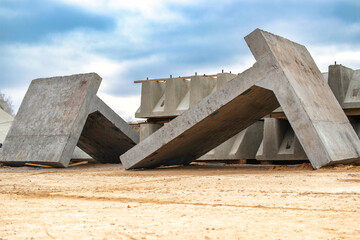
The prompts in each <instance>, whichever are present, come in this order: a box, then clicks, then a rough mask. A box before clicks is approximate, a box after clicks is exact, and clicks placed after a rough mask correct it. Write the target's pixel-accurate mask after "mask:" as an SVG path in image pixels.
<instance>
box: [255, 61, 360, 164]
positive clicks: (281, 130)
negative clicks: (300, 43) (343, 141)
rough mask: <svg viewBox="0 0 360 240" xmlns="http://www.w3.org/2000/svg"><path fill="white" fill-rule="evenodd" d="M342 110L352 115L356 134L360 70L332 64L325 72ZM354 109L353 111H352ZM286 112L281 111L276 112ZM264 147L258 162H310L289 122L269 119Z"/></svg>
mask: <svg viewBox="0 0 360 240" xmlns="http://www.w3.org/2000/svg"><path fill="white" fill-rule="evenodd" d="M323 77H324V81H325V82H326V83H328V84H329V86H330V89H331V90H332V92H333V93H334V95H335V97H336V99H337V100H338V102H339V103H340V105H341V107H342V108H343V109H344V110H345V111H346V113H347V114H349V116H348V118H349V120H350V123H351V125H352V126H353V128H354V130H355V131H356V133H357V135H358V136H359V134H358V132H357V130H356V129H357V128H358V126H359V125H360V120H359V118H358V117H356V116H359V115H360V114H359V113H360V111H359V107H360V96H359V94H358V93H359V88H360V70H352V69H350V68H347V67H345V66H342V65H330V66H329V72H328V73H323ZM349 110H351V111H349ZM275 111H276V112H277V113H279V112H282V109H281V108H278V109H277V110H275ZM263 142H264V143H263V144H262V145H261V147H260V148H259V150H258V153H257V154H256V159H257V160H267V161H278V160H281V161H284V160H307V159H308V157H307V156H306V154H305V152H304V150H303V148H302V146H301V144H300V142H299V140H298V138H297V137H296V135H295V133H294V130H293V129H292V128H291V126H290V123H289V122H288V121H287V120H286V119H269V118H267V119H265V128H264V139H263Z"/></svg>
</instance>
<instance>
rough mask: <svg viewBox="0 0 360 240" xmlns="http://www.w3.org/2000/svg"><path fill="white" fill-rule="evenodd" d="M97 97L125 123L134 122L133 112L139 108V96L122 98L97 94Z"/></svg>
mask: <svg viewBox="0 0 360 240" xmlns="http://www.w3.org/2000/svg"><path fill="white" fill-rule="evenodd" d="M98 96H99V97H100V98H101V99H102V100H103V101H104V102H105V103H106V104H107V105H108V106H109V107H110V108H112V109H113V110H114V111H115V112H116V113H117V114H118V115H119V116H120V117H122V118H123V119H124V120H125V121H133V120H135V112H136V110H137V109H138V108H139V107H140V95H134V96H127V97H122V96H113V95H110V94H106V93H103V92H99V93H98Z"/></svg>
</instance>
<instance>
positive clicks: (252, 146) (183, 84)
mask: <svg viewBox="0 0 360 240" xmlns="http://www.w3.org/2000/svg"><path fill="white" fill-rule="evenodd" d="M236 76H237V75H236V74H231V73H218V74H217V76H216V77H208V76H200V75H196V76H191V79H190V80H186V79H177V78H169V79H167V80H166V81H165V82H156V81H144V82H142V88H141V106H140V108H139V109H138V110H137V112H136V114H135V116H136V117H138V118H147V119H150V122H146V123H144V124H141V127H140V129H141V130H140V141H142V140H144V139H145V138H147V137H148V136H150V135H151V134H153V133H154V132H155V131H157V130H158V129H160V128H161V127H162V126H164V123H163V120H164V119H173V118H175V117H177V116H178V115H180V114H181V113H183V112H184V111H186V110H188V109H189V108H191V107H192V106H194V105H195V104H197V103H198V102H199V101H201V100H202V99H203V98H205V97H206V96H208V95H209V94H211V93H213V92H215V91H216V90H217V89H220V88H221V87H222V86H223V85H224V84H225V83H227V82H228V81H230V80H231V79H233V78H234V77H236ZM152 119H155V120H152ZM262 134H263V121H259V122H258V123H255V124H254V125H252V126H251V127H249V128H246V129H245V130H243V131H242V132H240V133H238V134H236V135H235V136H233V137H232V138H230V139H229V140H227V141H225V142H224V143H222V144H221V145H219V146H218V147H216V148H214V149H212V150H210V151H209V152H208V153H206V154H205V155H203V156H201V157H200V158H198V160H200V161H207V160H220V161H221V160H225V161H226V160H238V159H255V155H256V152H257V150H258V148H259V146H260V143H261V140H262Z"/></svg>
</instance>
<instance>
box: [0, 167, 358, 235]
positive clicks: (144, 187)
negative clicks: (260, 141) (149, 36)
mask: <svg viewBox="0 0 360 240" xmlns="http://www.w3.org/2000/svg"><path fill="white" fill-rule="evenodd" d="M359 219H360V166H343V165H339V166H335V167H325V168H323V169H320V170H316V171H314V170H312V168H311V166H310V164H302V165H295V166H264V165H226V164H204V163H201V164H200V163H197V164H192V165H189V166H182V167H169V168H160V169H153V170H145V171H125V170H124V169H123V168H122V167H121V165H116V164H87V165H81V166H74V167H71V168H67V169H56V168H36V167H17V168H16V167H6V166H0V239H360V224H359Z"/></svg>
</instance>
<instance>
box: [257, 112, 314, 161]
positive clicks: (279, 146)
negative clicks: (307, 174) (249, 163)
mask: <svg viewBox="0 0 360 240" xmlns="http://www.w3.org/2000/svg"><path fill="white" fill-rule="evenodd" d="M256 159H257V160H261V161H274V160H281V161H284V160H307V159H308V158H307V156H306V154H305V152H304V150H303V148H302V146H301V144H300V142H299V139H298V138H297V137H296V135H295V133H294V130H293V129H292V128H291V126H290V123H289V121H287V120H285V119H275V118H265V119H264V137H263V142H262V143H261V145H260V147H259V149H258V151H257V154H256Z"/></svg>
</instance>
